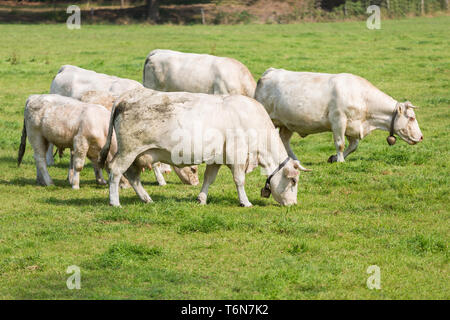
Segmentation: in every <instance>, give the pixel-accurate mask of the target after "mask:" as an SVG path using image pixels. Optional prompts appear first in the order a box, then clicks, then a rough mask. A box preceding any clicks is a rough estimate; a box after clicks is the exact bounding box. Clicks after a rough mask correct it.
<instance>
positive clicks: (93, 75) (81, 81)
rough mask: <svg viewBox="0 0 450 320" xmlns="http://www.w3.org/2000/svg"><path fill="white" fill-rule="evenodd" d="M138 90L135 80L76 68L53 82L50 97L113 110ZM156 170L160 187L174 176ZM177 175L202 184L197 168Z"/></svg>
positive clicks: (67, 68)
mask: <svg viewBox="0 0 450 320" xmlns="http://www.w3.org/2000/svg"><path fill="white" fill-rule="evenodd" d="M136 88H142V84H140V83H139V82H137V81H135V80H130V79H123V78H119V77H116V76H110V75H107V74H103V73H97V72H95V71H91V70H86V69H83V68H79V67H76V66H72V65H64V66H62V67H61V68H60V69H59V71H58V74H57V75H56V76H55V78H54V79H53V81H52V84H51V87H50V93H55V94H59V95H62V96H67V97H72V98H74V99H78V100H81V101H83V102H88V103H96V104H101V105H103V106H105V107H106V108H107V109H108V110H111V108H112V105H113V103H114V100H115V99H117V98H118V97H119V96H120V95H121V94H122V93H124V92H126V91H128V90H131V89H136ZM52 152H53V145H52V144H50V146H49V149H48V152H47V165H52V164H53V162H54V160H53V154H52ZM149 168H153V169H154V173H155V177H156V180H157V181H158V184H159V185H165V184H166V181H165V180H164V177H163V175H162V173H163V172H170V167H169V166H168V165H166V164H160V163H157V164H154V165H153V166H151V165H149ZM175 173H176V174H177V175H178V177H179V178H180V179H181V181H182V182H183V183H185V184H191V185H196V184H198V175H197V167H193V168H183V169H181V170H180V169H178V168H176V169H175Z"/></svg>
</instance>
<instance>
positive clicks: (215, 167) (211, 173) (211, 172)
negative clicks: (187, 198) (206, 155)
mask: <svg viewBox="0 0 450 320" xmlns="http://www.w3.org/2000/svg"><path fill="white" fill-rule="evenodd" d="M219 168H220V164H215V163H214V164H208V165H207V166H206V170H205V175H204V177H203V185H202V190H201V191H200V194H199V195H198V197H197V201H198V202H199V203H200V204H206V199H207V198H208V188H209V185H210V184H211V183H213V182H214V180H216V176H217V172H219Z"/></svg>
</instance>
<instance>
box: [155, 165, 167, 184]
mask: <svg viewBox="0 0 450 320" xmlns="http://www.w3.org/2000/svg"><path fill="white" fill-rule="evenodd" d="M152 168H153V172H154V173H155V178H156V181H158V184H159V185H160V186H165V185H166V180H164V176H163V175H162V173H161V168H160V166H159V163H155V164H154V165H152Z"/></svg>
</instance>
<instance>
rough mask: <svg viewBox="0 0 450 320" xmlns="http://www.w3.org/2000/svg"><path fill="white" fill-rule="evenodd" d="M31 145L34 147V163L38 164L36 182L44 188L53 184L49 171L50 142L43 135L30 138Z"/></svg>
mask: <svg viewBox="0 0 450 320" xmlns="http://www.w3.org/2000/svg"><path fill="white" fill-rule="evenodd" d="M29 139H30V143H31V145H32V146H33V151H34V161H35V163H36V181H37V183H38V184H40V185H43V186H49V185H52V184H53V181H52V179H51V178H50V175H49V174H48V170H47V159H46V153H47V149H48V141H47V140H45V138H44V137H43V136H41V135H33V136H29Z"/></svg>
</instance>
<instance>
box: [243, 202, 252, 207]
mask: <svg viewBox="0 0 450 320" xmlns="http://www.w3.org/2000/svg"><path fill="white" fill-rule="evenodd" d="M240 206H241V207H245V208H250V207H253V205H252V204H251V202H247V203H241V204H240Z"/></svg>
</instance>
